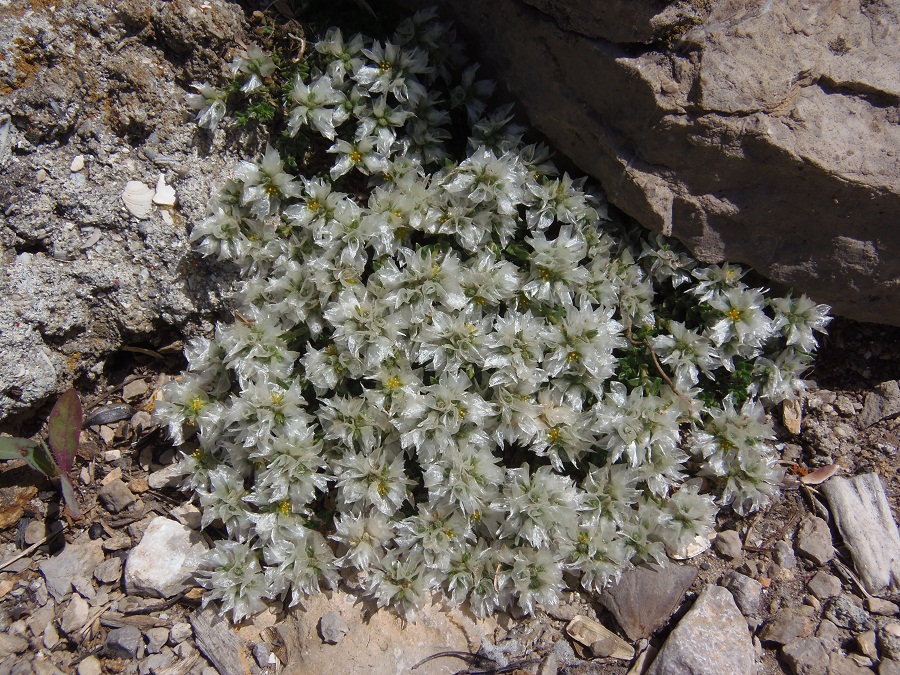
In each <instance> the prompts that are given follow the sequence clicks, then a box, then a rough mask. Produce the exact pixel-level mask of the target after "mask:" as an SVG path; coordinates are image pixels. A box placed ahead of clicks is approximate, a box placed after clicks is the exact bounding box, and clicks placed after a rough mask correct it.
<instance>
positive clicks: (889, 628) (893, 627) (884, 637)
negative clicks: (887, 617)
mask: <svg viewBox="0 0 900 675" xmlns="http://www.w3.org/2000/svg"><path fill="white" fill-rule="evenodd" d="M878 645H879V647H880V648H881V655H882V656H883V657H885V658H888V659H894V660H895V661H900V623H895V622H893V621H892V622H890V623H886V624H885V625H883V626H882V627H881V630H879V631H878Z"/></svg>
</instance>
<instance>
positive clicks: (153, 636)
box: [147, 627, 169, 654]
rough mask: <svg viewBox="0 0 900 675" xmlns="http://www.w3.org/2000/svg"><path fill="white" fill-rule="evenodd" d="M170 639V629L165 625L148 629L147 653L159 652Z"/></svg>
mask: <svg viewBox="0 0 900 675" xmlns="http://www.w3.org/2000/svg"><path fill="white" fill-rule="evenodd" d="M168 641H169V629H168V628H164V627H159V628H149V629H147V653H148V654H158V653H159V652H160V651H161V650H162V648H163V646H164V645H165V644H166V642H168Z"/></svg>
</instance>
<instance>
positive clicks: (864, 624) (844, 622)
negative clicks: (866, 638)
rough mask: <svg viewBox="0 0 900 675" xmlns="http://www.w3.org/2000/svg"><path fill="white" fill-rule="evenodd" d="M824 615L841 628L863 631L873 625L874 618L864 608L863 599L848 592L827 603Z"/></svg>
mask: <svg viewBox="0 0 900 675" xmlns="http://www.w3.org/2000/svg"><path fill="white" fill-rule="evenodd" d="M823 616H824V617H825V618H826V619H828V620H829V621H832V622H833V623H834V624H835V625H836V626H840V627H841V628H849V629H850V630H855V631H862V630H866V629H867V628H871V627H872V619H871V618H869V613H868V612H867V611H866V610H865V609H863V606H862V601H861V600H860V599H859V598H857V597H856V596H853V595H850V594H848V593H842V594H841V595H839V596H837V597H835V598H831V599H830V600H829V601H828V602H827V603H826V604H825V611H824V613H823Z"/></svg>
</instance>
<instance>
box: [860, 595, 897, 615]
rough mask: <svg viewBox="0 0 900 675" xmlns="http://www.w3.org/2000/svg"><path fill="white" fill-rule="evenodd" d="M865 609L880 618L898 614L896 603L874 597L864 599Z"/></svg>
mask: <svg viewBox="0 0 900 675" xmlns="http://www.w3.org/2000/svg"><path fill="white" fill-rule="evenodd" d="M866 609H868V610H869V611H870V612H872V614H881V615H882V616H894V615H895V614H897V613H898V612H900V606H898V605H897V604H896V603H894V602H891V601H890V600H882V599H881V598H874V597H872V598H866Z"/></svg>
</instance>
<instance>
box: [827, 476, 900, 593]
mask: <svg viewBox="0 0 900 675" xmlns="http://www.w3.org/2000/svg"><path fill="white" fill-rule="evenodd" d="M822 491H823V492H824V493H825V496H826V497H827V498H828V504H829V505H830V507H831V512H832V514H833V516H834V522H835V524H836V526H837V529H838V532H840V533H841V537H842V538H843V540H844V543H845V544H846V545H847V548H849V549H850V553H851V555H852V557H853V565H854V567H855V568H856V571H857V573H858V574H859V577H860V579H861V580H862V582H863V584H865V586H866V590H867V591H868V592H869V593H871V594H873V595H880V594H882V593H883V592H884V591H888V592H896V591H897V590H900V531H898V529H897V523H896V521H895V520H894V517H893V515H892V514H891V509H890V505H889V504H888V500H887V495H886V494H885V491H884V486H883V485H882V484H881V479H880V478H879V477H878V475H877V474H874V473H870V474H864V475H861V476H854V477H853V478H832V479H831V480H830V481H829V482H828V483H826V484H825V485H824V486H823V488H822Z"/></svg>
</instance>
